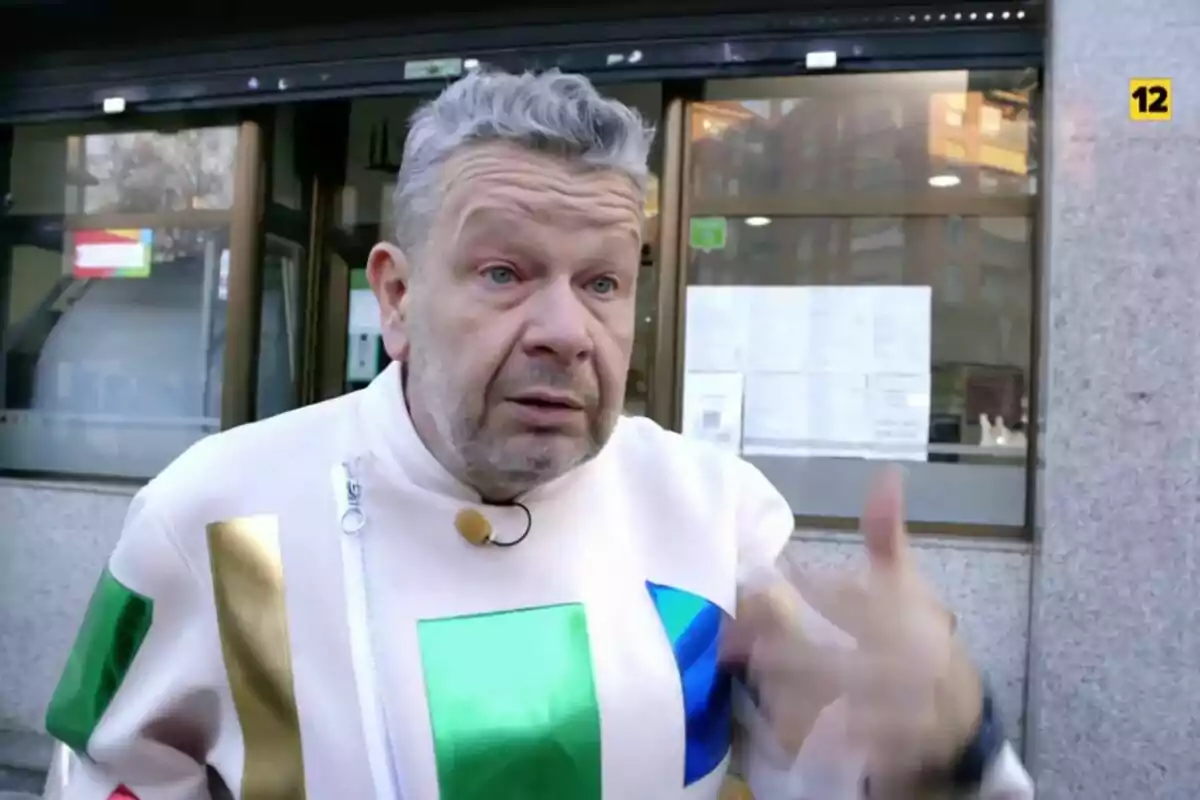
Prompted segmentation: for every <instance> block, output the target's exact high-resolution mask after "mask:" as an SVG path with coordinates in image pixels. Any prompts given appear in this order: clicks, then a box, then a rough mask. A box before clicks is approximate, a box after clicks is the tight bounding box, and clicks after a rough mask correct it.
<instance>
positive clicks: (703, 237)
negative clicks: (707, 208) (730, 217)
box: [688, 217, 729, 253]
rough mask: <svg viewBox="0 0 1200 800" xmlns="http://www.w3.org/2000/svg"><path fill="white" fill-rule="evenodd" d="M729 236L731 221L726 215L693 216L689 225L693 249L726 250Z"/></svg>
mask: <svg viewBox="0 0 1200 800" xmlns="http://www.w3.org/2000/svg"><path fill="white" fill-rule="evenodd" d="M728 238H729V222H728V221H727V220H726V219H725V218H724V217H692V222H691V225H689V226H688V244H689V245H690V246H691V248H692V249H693V250H701V251H703V252H705V253H711V252H712V251H714V250H724V249H725V241H726V240H727V239H728Z"/></svg>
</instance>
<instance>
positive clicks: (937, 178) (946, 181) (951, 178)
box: [929, 175, 962, 189]
mask: <svg viewBox="0 0 1200 800" xmlns="http://www.w3.org/2000/svg"><path fill="white" fill-rule="evenodd" d="M960 183H962V178H960V177H958V176H957V175H934V176H933V177H932V178H930V179H929V185H930V186H932V187H934V188H935V189H949V188H950V187H951V186H958V185H959V184H960Z"/></svg>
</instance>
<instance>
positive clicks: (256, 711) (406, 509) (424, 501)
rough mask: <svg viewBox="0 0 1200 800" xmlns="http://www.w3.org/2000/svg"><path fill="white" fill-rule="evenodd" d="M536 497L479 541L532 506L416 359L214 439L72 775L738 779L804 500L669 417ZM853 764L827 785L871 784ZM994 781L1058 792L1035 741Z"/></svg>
mask: <svg viewBox="0 0 1200 800" xmlns="http://www.w3.org/2000/svg"><path fill="white" fill-rule="evenodd" d="M522 502H523V504H524V506H525V507H527V508H528V510H529V518H528V521H529V523H530V530H529V535H528V537H527V538H526V539H525V540H524V541H523V542H522V543H521V544H519V545H518V546H515V547H511V548H499V547H476V546H473V545H470V544H468V543H467V542H466V541H464V540H463V538H461V537H460V536H459V535H458V534H457V533H456V528H455V519H456V515H457V514H458V513H459V512H461V511H462V510H464V509H468V508H470V509H475V510H477V511H479V512H480V513H482V514H484V515H485V516H486V517H487V519H488V520H489V523H490V525H491V526H492V529H493V531H494V534H495V536H496V538H497V539H498V540H501V541H510V540H513V539H515V538H517V537H519V536H520V535H521V534H522V532H523V531H524V530H525V527H526V524H527V518H526V516H525V512H524V511H523V510H522V509H521V508H519V507H510V508H497V507H492V506H489V507H484V506H481V505H480V504H479V500H478V497H477V496H476V495H475V494H474V493H473V492H472V491H471V490H469V489H468V488H467V487H465V486H463V485H461V484H460V483H458V482H457V481H455V480H454V479H453V478H452V477H451V476H450V475H449V474H448V473H447V472H446V471H445V470H444V469H442V468H441V466H440V465H439V464H438V463H437V462H436V461H435V460H434V459H433V457H432V456H431V455H430V454H429V453H428V451H427V450H426V449H425V448H424V447H423V445H422V444H421V442H420V440H419V439H418V437H417V435H416V433H415V431H414V430H413V427H412V423H411V420H410V419H409V417H408V414H407V411H406V408H405V404H404V402H403V399H402V397H401V393H400V382H399V373H398V369H397V368H395V367H393V368H392V369H389V370H387V371H385V372H384V373H383V375H381V376H380V377H379V378H378V379H377V380H376V381H375V382H374V383H373V384H372V385H371V386H370V387H369V388H368V389H366V390H364V391H363V392H359V393H356V394H353V395H348V396H346V397H342V398H339V399H336V400H333V401H329V402H326V403H322V404H319V405H315V406H310V407H307V408H303V409H300V410H297V411H294V412H291V413H288V414H284V415H282V416H279V417H276V418H273V419H270V420H266V421H263V422H260V423H256V424H253V425H247V426H244V427H242V428H238V429H235V430H232V431H228V432H226V433H223V434H220V435H218V436H214V437H211V438H209V439H206V440H204V441H202V442H200V443H199V444H197V445H196V446H194V447H193V448H192V449H190V450H189V451H188V452H187V453H185V454H184V455H183V456H181V457H180V458H179V459H178V460H177V461H176V462H175V463H174V464H173V465H171V466H170V467H169V468H167V469H166V470H165V471H164V472H163V473H162V474H161V475H159V476H158V477H157V478H156V479H154V480H153V481H151V482H150V483H149V484H148V485H147V486H146V487H145V488H144V489H143V490H142V491H141V492H140V493H139V494H138V495H137V497H136V498H135V499H134V501H133V503H132V505H131V508H130V511H129V515H128V518H127V521H126V524H125V529H124V532H123V535H122V537H121V540H120V543H119V544H118V546H117V548H116V550H115V552H114V553H113V555H112V558H111V560H110V562H109V565H108V568H107V570H106V571H105V574H104V576H103V577H102V579H101V581H100V584H99V586H98V588H97V592H96V595H95V598H94V599H93V601H92V604H91V606H90V607H89V610H88V614H87V617H86V619H85V622H84V625H83V628H82V630H81V633H80V636H79V639H78V641H77V643H76V647H75V650H74V652H73V654H72V656H71V659H70V661H69V663H68V665H67V668H66V670H65V671H64V675H63V678H62V680H61V682H60V684H59V687H58V690H57V691H56V693H55V698H54V700H53V702H52V703H51V706H50V709H49V711H48V715H47V728H48V730H49V731H50V732H51V733H52V734H54V735H55V736H56V737H58V738H59V739H60V740H62V741H64V742H66V743H67V744H68V745H70V746H71V747H73V748H74V749H75V750H76V751H77V752H79V753H81V754H85V755H86V758H79V759H74V760H73V761H72V764H71V766H70V768H69V769H68V770H67V773H68V774H67V775H66V779H65V780H63V777H62V776H61V775H60V776H59V777H57V778H55V779H52V786H51V787H50V788H51V790H52V791H53V792H56V793H57V794H53V795H50V796H57V797H62V798H66V799H67V800H108V798H109V797H110V796H112V794H113V792H114V791H115V790H116V789H117V788H118V787H119V786H120V787H125V790H127V791H128V793H129V794H131V795H132V796H135V797H137V798H140V800H199V799H200V798H209V797H212V796H213V795H212V794H211V791H212V790H211V788H210V787H211V784H212V783H213V780H212V776H217V777H218V778H219V782H220V783H223V784H225V786H227V787H228V789H229V792H230V793H231V795H232V796H233V797H241V798H245V800H267V799H268V798H269V799H270V800H284V799H285V798H286V799H287V800H292V799H293V798H304V797H307V798H317V799H318V800H325V799H326V798H328V799H329V800H340V799H341V798H346V800H357V799H358V798H379V799H380V800H396V799H397V798H403V799H404V800H474V799H475V798H483V797H488V798H489V800H506V798H526V799H527V800H542V799H543V798H545V799H546V800H549V798H554V800H559V799H560V798H561V799H562V800H692V799H695V800H716V798H717V797H718V796H719V793H720V791H721V789H720V787H721V786H722V784H723V782H724V780H725V777H726V773H727V770H728V767H729V763H730V730H731V727H732V726H731V724H730V722H731V715H732V714H733V710H732V707H733V702H732V699H731V694H730V687H729V684H728V680H727V679H726V678H725V677H724V674H723V672H721V671H719V670H717V665H716V636H717V631H718V628H719V623H720V619H721V617H722V614H725V613H732V612H733V610H734V604H735V598H736V596H737V591H738V587H739V583H740V582H741V581H742V580H743V579H744V578H745V577H746V576H748V575H751V574H756V573H759V572H761V570H762V569H764V568H768V567H770V566H771V565H773V564H774V562H775V560H776V558H777V557H778V556H779V554H780V552H781V551H782V549H783V547H784V545H785V544H786V542H787V541H788V539H789V538H790V536H791V534H792V528H793V517H792V513H791V510H790V509H789V508H788V506H787V503H786V502H785V501H784V500H783V499H782V497H780V495H779V493H778V492H777V491H775V489H774V488H773V487H772V486H771V485H770V484H769V483H768V482H767V480H766V479H765V478H764V477H763V476H762V475H761V474H760V473H758V472H757V471H756V470H755V469H754V468H752V467H751V466H749V465H748V464H746V463H745V462H742V461H740V460H738V459H735V458H731V457H729V456H726V455H722V454H719V453H716V452H714V451H710V450H708V449H707V448H706V447H704V446H702V445H698V444H696V443H693V442H689V441H687V440H685V439H683V438H681V437H679V436H677V435H675V434H672V433H669V432H666V431H664V430H662V429H661V428H659V427H657V426H656V425H655V424H654V423H652V422H650V421H648V420H645V419H623V420H622V421H621V422H620V424H619V425H618V427H617V430H616V432H615V433H614V435H613V437H612V439H611V441H610V442H609V444H608V445H607V446H606V447H605V449H604V450H603V452H602V453H601V454H600V455H599V456H598V457H597V458H596V459H594V460H593V461H592V462H590V463H589V464H587V465H585V466H583V467H581V468H579V469H577V470H575V471H574V472H573V473H571V474H569V475H567V476H565V477H563V478H561V479H559V480H557V481H555V482H553V483H551V484H549V485H547V486H544V487H541V488H539V489H537V490H535V491H534V492H531V493H530V494H529V495H528V496H527V497H524V498H522ZM742 716H743V722H744V723H745V724H746V725H747V726H748V727H749V728H750V730H751V731H752V733H751V738H750V757H749V762H748V768H749V778H750V783H751V784H752V787H753V788H754V790H755V792H756V795H757V797H758V800H776V799H777V800H801V798H806V797H808V794H806V791H807V790H806V787H805V782H806V780H808V782H809V786H808V787H807V788H808V790H811V789H813V788H815V787H814V786H813V785H812V781H813V780H817V779H818V778H822V779H823V778H824V777H825V773H822V775H820V776H818V775H817V774H816V773H815V772H814V773H812V774H811V776H810V778H811V779H810V778H806V777H805V774H804V773H805V769H803V768H802V766H803V764H804V763H806V756H805V754H804V753H802V754H801V758H800V760H799V761H798V762H796V764H797V766H796V768H793V766H792V765H784V766H783V767H782V768H781V767H779V766H778V765H777V764H774V763H772V762H771V761H770V759H769V758H768V757H767V756H769V748H770V745H769V743H768V742H767V741H766V738H765V737H764V736H763V735H762V733H761V731H760V729H759V727H758V724H757V722H756V720H755V719H753V714H743V715H742ZM817 733H819V731H818V732H817ZM814 737H815V738H814V739H813V741H814V742H819V741H820V740H821V737H820V736H817V734H816V733H815V734H814ZM814 746H815V745H814ZM826 749H827V748H826ZM834 749H835V751H836V748H834ZM806 750H808V747H807V746H806ZM812 752H817V751H815V750H814V751H810V755H811V753H812ZM822 752H823V751H822ZM838 752H840V751H838ZM843 755H844V757H843V756H842V755H839V756H837V757H835V758H834V759H833V761H832V762H830V761H829V759H825V758H822V759H819V761H820V763H821V765H823V766H825V767H828V765H829V763H837V764H840V765H842V766H843V767H845V769H844V770H843V771H844V772H845V774H846V776H847V777H846V782H845V784H844V785H842V786H837V787H835V786H831V785H828V784H822V788H821V792H822V793H821V795H820V797H821V800H843V798H844V799H845V800H857V795H858V788H857V786H858V781H857V779H858V777H859V775H857V772H856V771H857V769H858V768H857V766H856V765H855V763H854V760H853V756H852V754H849V753H845V754H843ZM808 760H809V761H811V760H812V759H811V758H810V759H808ZM826 772H828V770H826ZM993 773H994V774H993V779H994V782H996V781H998V782H997V783H996V786H998V787H999V788H1000V789H1004V788H1005V787H1009V788H1011V787H1018V789H1019V793H1015V794H998V793H997V792H996V790H995V787H992V788H991V789H990V790H989V792H990V793H985V795H984V797H985V798H987V800H999V798H1004V800H1009V798H1027V797H1032V792H1031V790H1030V791H1026V789H1025V787H1026V786H1027V776H1026V775H1025V773H1024V770H1023V769H1021V767H1020V765H1019V764H1017V763H1016V761H1015V759H1013V758H1011V754H1009V755H1008V756H1006V760H1005V761H1004V763H1001V764H998V765H996V768H995V769H994V770H993ZM829 791H833V792H835V793H834V794H827V793H826V792H829Z"/></svg>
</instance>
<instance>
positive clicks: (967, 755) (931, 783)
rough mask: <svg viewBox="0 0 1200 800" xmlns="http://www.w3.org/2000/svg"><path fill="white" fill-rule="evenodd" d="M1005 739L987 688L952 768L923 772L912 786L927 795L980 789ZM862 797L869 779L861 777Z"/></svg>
mask: <svg viewBox="0 0 1200 800" xmlns="http://www.w3.org/2000/svg"><path fill="white" fill-rule="evenodd" d="M1005 741H1006V739H1005V736H1004V727H1003V725H1002V724H1001V722H1000V715H999V714H997V713H996V703H995V700H994V699H993V697H992V693H991V690H990V689H988V687H987V685H986V684H984V687H983V700H982V708H981V709H980V713H979V724H978V725H977V726H976V728H975V734H974V735H973V736H972V737H971V741H969V742H967V744H966V745H965V746H964V747H963V749H962V750H961V751H959V754H958V756H957V758H956V759H955V760H954V762H953V764H952V765H951V766H950V768H949V769H948V770H947V769H946V768H945V767H944V766H943V767H941V768H939V769H937V770H934V771H927V772H925V773H924V774H922V775H920V776H918V777H917V780H916V782H915V785H916V786H918V787H922V788H923V789H924V790H928V791H938V792H942V791H946V790H950V791H952V792H955V793H969V792H971V791H974V790H976V789H978V788H979V787H980V786H982V785H983V779H984V777H985V776H986V775H987V771H988V768H990V767H991V766H992V763H993V762H994V761H995V760H996V758H997V757H998V756H999V755H1000V752H1001V751H1002V750H1003V749H1004V743H1005ZM861 792H862V796H863V797H865V798H870V797H872V793H871V779H870V776H864V777H863V782H862V787H861Z"/></svg>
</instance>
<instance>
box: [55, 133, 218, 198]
mask: <svg viewBox="0 0 1200 800" xmlns="http://www.w3.org/2000/svg"><path fill="white" fill-rule="evenodd" d="M81 142H82V145H81ZM70 146H71V149H72V150H74V149H76V148H78V147H80V146H82V149H83V164H82V170H81V171H80V170H78V169H77V168H74V169H72V172H73V173H76V175H75V177H76V178H77V179H78V180H79V182H80V184H81V189H82V195H83V204H82V205H83V208H82V211H83V212H84V213H87V214H92V213H99V212H113V211H120V212H126V213H150V212H155V211H187V210H189V209H220V210H228V209H230V208H232V207H233V173H234V169H233V166H234V159H235V158H236V155H237V129H236V128H192V129H187V130H182V131H176V132H173V133H157V132H155V131H130V132H127V133H112V134H88V135H85V136H82V137H77V138H73V139H72V140H71V141H70ZM74 155H75V154H74V153H70V155H69V157H73V156H74ZM72 166H74V165H72Z"/></svg>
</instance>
